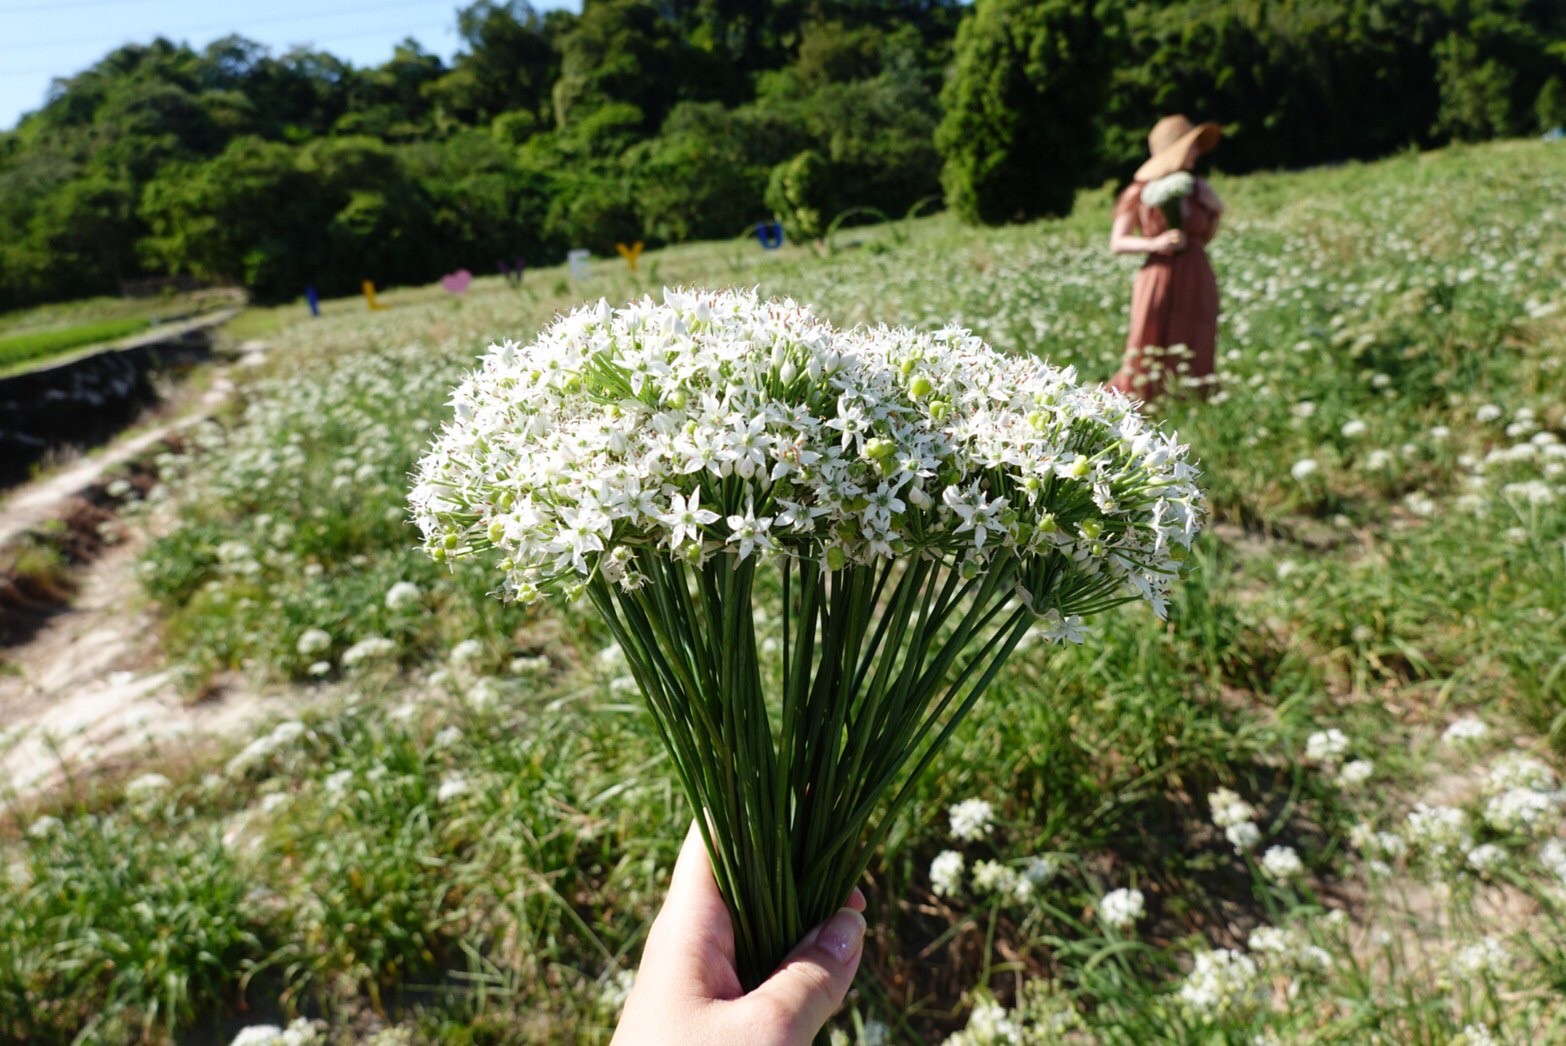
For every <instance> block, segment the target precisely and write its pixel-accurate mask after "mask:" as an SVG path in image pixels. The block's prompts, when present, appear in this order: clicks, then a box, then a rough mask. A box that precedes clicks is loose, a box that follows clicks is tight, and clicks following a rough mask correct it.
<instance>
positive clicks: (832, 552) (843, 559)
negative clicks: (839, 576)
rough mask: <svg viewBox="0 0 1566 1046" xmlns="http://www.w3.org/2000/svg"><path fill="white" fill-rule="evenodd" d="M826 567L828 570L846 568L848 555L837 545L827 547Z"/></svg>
mask: <svg viewBox="0 0 1566 1046" xmlns="http://www.w3.org/2000/svg"><path fill="white" fill-rule="evenodd" d="M826 565H827V569H828V570H842V569H843V568H844V567H846V566H848V553H847V552H844V551H843V550H842V548H840V547H839V546H837V545H832V546H829V547H828V548H827V550H826Z"/></svg>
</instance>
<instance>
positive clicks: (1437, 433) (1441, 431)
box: [1429, 425, 1452, 443]
mask: <svg viewBox="0 0 1566 1046" xmlns="http://www.w3.org/2000/svg"><path fill="white" fill-rule="evenodd" d="M1429 435H1430V439H1431V441H1432V442H1434V443H1445V442H1446V441H1447V440H1448V439H1450V438H1451V435H1452V430H1451V429H1449V428H1447V427H1446V426H1445V425H1432V426H1431V427H1430V433H1429Z"/></svg>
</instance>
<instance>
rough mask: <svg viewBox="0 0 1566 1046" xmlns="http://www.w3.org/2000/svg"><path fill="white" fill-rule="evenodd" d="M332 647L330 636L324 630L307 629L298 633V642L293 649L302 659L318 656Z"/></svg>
mask: <svg viewBox="0 0 1566 1046" xmlns="http://www.w3.org/2000/svg"><path fill="white" fill-rule="evenodd" d="M331 646H332V634H331V633H330V632H328V631H326V630H325V629H324V628H307V629H305V630H304V631H303V632H301V633H299V640H298V642H296V643H295V644H294V648H295V649H296V650H298V651H299V653H300V655H301V656H302V657H309V656H310V655H312V654H319V653H321V652H322V651H323V650H330V649H331Z"/></svg>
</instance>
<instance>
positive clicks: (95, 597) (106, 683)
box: [0, 347, 291, 799]
mask: <svg viewBox="0 0 1566 1046" xmlns="http://www.w3.org/2000/svg"><path fill="white" fill-rule="evenodd" d="M242 348H243V347H242ZM262 351H264V349H261V348H259V347H257V348H254V349H251V351H250V352H249V353H248V354H247V355H246V357H245V358H244V359H242V360H241V364H246V363H253V362H255V358H256V356H257V354H258V353H260V352H262ZM233 387H234V386H233V383H232V382H231V381H230V380H229V379H228V378H227V377H226V368H220V369H219V371H218V373H217V375H216V376H215V380H214V381H213V384H212V386H211V388H210V389H208V390H207V391H206V392H205V393H204V394H203V395H202V396H201V397H200V399H199V400H197V401H196V402H195V404H194V405H193V406H192V407H190V408H189V409H187V410H185V411H184V412H183V413H182V414H181V416H180V417H178V418H176V419H173V420H171V421H169V422H167V423H165V424H162V425H158V426H157V427H155V428H153V429H150V430H148V431H146V432H142V433H138V434H136V435H134V436H129V437H125V438H123V439H121V440H119V441H117V442H115V443H113V444H110V445H109V446H108V447H107V448H106V449H105V450H104V451H103V452H101V453H99V454H97V455H95V456H94V457H93V458H91V459H90V460H87V461H83V462H81V463H80V464H78V465H76V466H73V467H71V468H68V469H66V470H64V471H62V472H60V473H59V474H58V475H55V476H51V477H48V478H47V479H44V480H41V481H39V482H37V483H35V484H32V485H29V486H27V487H23V488H21V489H20V490H18V491H17V492H16V493H15V494H14V495H13V496H12V497H10V498H8V499H7V500H6V501H5V503H4V504H3V505H0V547H4V546H5V545H6V544H7V543H9V542H11V541H13V540H15V539H16V538H17V537H18V536H20V535H21V534H24V533H26V532H27V531H28V530H30V529H32V528H34V527H37V526H39V525H41V524H43V523H46V522H48V521H50V520H52V519H56V518H60V516H61V514H62V513H64V512H65V511H68V507H69V505H70V503H71V501H72V500H73V499H74V498H75V497H76V496H77V495H79V494H81V493H82V492H83V491H85V490H87V489H88V488H90V487H92V486H93V485H94V484H96V483H99V482H101V480H102V478H103V476H104V474H105V473H107V472H108V471H110V470H111V469H113V468H115V467H117V466H119V465H121V464H123V463H124V462H127V461H130V460H132V459H133V458H135V457H136V456H137V455H140V454H142V453H145V452H146V451H147V450H148V449H149V448H151V447H153V446H155V445H156V444H157V443H159V442H160V441H162V440H165V439H167V438H168V437H169V436H170V435H173V434H175V433H177V432H179V431H181V430H183V429H186V428H189V427H191V426H193V425H196V424H199V423H200V422H201V421H203V420H205V419H206V418H207V417H209V416H210V415H211V414H212V413H213V412H214V411H215V410H217V409H218V407H219V406H221V405H222V403H223V402H224V401H225V400H226V399H227V398H228V397H229V395H230V394H231V393H232V391H233ZM145 541H146V538H145V536H144V535H141V534H134V535H132V536H131V537H130V538H129V539H128V540H126V541H125V542H122V543H121V544H119V545H115V546H113V547H111V548H109V549H107V550H106V551H105V552H104V553H103V554H102V555H101V556H100V557H99V558H98V559H97V560H95V561H94V562H92V563H91V564H89V565H87V566H86V567H84V568H82V570H81V573H80V574H79V575H78V577H77V586H76V587H77V591H78V592H79V595H78V596H77V597H76V598H75V600H74V601H73V602H72V605H71V606H70V607H68V608H67V609H65V610H62V611H61V612H59V613H57V614H55V615H54V616H53V617H51V618H50V619H49V620H48V622H47V623H45V624H44V626H43V627H42V628H40V629H39V630H38V631H37V632H36V633H35V634H33V635H32V637H31V638H30V639H29V640H28V641H27V642H25V643H21V644H18V645H16V646H12V647H8V648H5V649H3V651H0V653H3V655H4V657H3V663H4V669H5V670H4V671H3V672H0V799H3V798H4V797H5V795H6V793H7V792H8V791H9V792H10V793H12V794H13V795H14V796H15V797H18V798H21V799H27V798H31V797H34V796H36V795H38V794H39V793H41V792H43V791H47V790H49V789H51V788H53V787H55V786H57V785H58V784H60V783H61V782H63V781H65V780H66V779H68V778H70V777H75V776H77V775H79V774H81V773H83V772H86V771H98V770H104V769H116V768H118V769H125V768H127V767H129V766H131V765H132V764H134V763H136V762H138V761H141V760H143V759H146V758H159V759H166V758H169V757H176V758H177V757H178V755H179V754H180V752H181V751H185V750H188V748H189V746H190V745H193V744H197V743H199V742H200V741H201V739H202V738H203V737H206V736H210V735H214V734H233V733H234V732H236V731H239V730H242V729H244V727H245V725H246V724H247V723H249V722H251V721H252V720H254V719H256V718H258V717H262V716H267V717H270V716H275V715H278V714H280V713H282V712H284V711H286V710H287V709H288V708H289V707H290V705H291V701H290V699H289V698H288V697H286V696H284V695H278V696H277V698H276V699H275V700H274V699H272V698H271V697H265V698H263V695H261V694H258V693H256V692H254V691H251V690H248V689H246V688H245V687H244V686H242V685H236V686H232V687H230V688H228V689H227V690H226V691H224V692H223V693H222V694H220V695H218V696H216V697H213V698H209V699H207V700H203V701H201V702H199V703H189V702H187V701H186V700H185V699H184V697H183V696H182V695H181V694H180V692H179V689H178V687H177V686H176V683H175V679H174V677H173V673H172V672H171V670H170V669H169V668H168V667H167V666H165V665H164V664H163V658H162V653H161V651H160V650H159V647H158V642H157V638H156V636H157V633H156V629H155V621H154V620H153V617H152V615H151V614H150V613H149V612H147V611H145V610H142V609H140V607H141V593H140V587H139V585H138V584H137V581H136V577H135V565H136V555H137V552H138V551H139V550H140V548H141V547H142V545H143V544H144V543H145Z"/></svg>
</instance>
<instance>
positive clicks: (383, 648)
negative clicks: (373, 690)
mask: <svg viewBox="0 0 1566 1046" xmlns="http://www.w3.org/2000/svg"><path fill="white" fill-rule="evenodd" d="M396 653H397V644H396V643H395V642H393V641H392V640H390V639H387V638H386V637H385V636H370V637H369V638H367V639H361V640H359V641H358V642H357V643H355V644H354V645H353V646H351V647H349V648H348V649H347V650H344V651H343V657H342V662H343V667H344V668H354V667H357V666H358V665H361V664H364V663H365V662H368V661H380V660H382V659H384V658H388V657H391V656H392V655H394V654H396Z"/></svg>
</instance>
